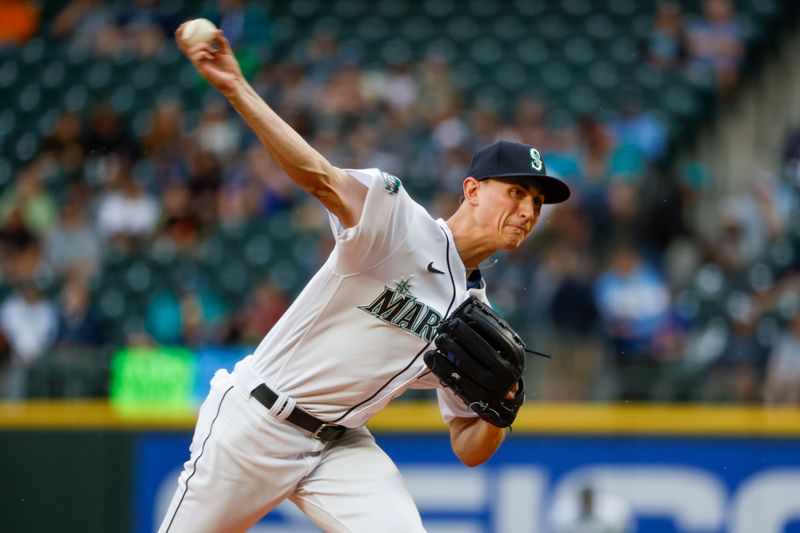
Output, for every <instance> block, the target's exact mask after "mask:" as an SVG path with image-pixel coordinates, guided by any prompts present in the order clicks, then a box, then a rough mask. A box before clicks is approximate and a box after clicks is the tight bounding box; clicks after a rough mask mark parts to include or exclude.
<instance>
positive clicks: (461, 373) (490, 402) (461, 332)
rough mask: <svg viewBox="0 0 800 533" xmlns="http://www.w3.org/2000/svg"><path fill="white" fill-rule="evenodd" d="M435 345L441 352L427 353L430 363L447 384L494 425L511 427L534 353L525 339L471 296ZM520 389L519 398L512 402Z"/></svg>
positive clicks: (442, 326) (444, 326) (442, 328)
mask: <svg viewBox="0 0 800 533" xmlns="http://www.w3.org/2000/svg"><path fill="white" fill-rule="evenodd" d="M434 343H435V345H436V349H434V350H430V351H428V352H426V353H425V356H424V360H425V364H426V365H428V368H430V369H431V372H433V373H434V374H436V376H437V377H438V378H439V381H440V382H441V383H442V385H444V386H445V387H449V388H450V389H451V390H452V391H453V392H455V393H456V395H458V397H459V398H461V399H462V400H464V402H465V403H466V404H467V405H468V406H469V408H470V409H472V410H473V411H475V412H476V413H477V414H478V416H479V417H481V418H482V419H484V420H486V421H487V422H489V423H490V424H493V425H495V426H497V427H501V428H502V427H508V426H510V425H511V424H512V423H513V422H514V419H515V418H516V416H517V411H519V408H520V406H521V405H522V402H523V401H524V399H525V386H524V382H523V380H522V373H523V371H524V370H525V352H526V351H531V352H533V351H532V350H527V349H526V348H525V343H524V342H522V339H520V337H519V335H517V334H516V333H515V332H514V330H513V329H511V327H510V326H509V325H508V323H507V322H506V321H505V320H503V319H502V318H500V317H499V316H497V314H496V313H495V312H494V311H493V310H492V308H491V307H489V306H488V305H486V304H484V303H483V302H481V301H480V300H478V299H477V298H475V297H474V296H470V297H469V298H468V299H467V300H465V301H464V303H462V304H461V305H459V306H458V307H457V308H456V310H455V311H453V313H452V314H451V315H450V316H449V317H447V318H445V319H444V320H443V321H442V322H441V323H440V324H439V327H438V329H437V336H436V338H435V339H434ZM533 353H537V354H538V352H533ZM540 355H544V354H540ZM517 384H518V385H519V388H518V389H517V391H516V394H515V395H514V398H513V399H506V398H505V397H506V395H507V394H508V393H509V392H510V391H511V390H512V389H513V388H514V385H517Z"/></svg>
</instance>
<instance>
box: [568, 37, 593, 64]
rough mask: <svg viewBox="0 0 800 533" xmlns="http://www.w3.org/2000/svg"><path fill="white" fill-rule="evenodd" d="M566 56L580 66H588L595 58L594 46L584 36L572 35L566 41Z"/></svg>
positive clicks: (572, 62)
mask: <svg viewBox="0 0 800 533" xmlns="http://www.w3.org/2000/svg"><path fill="white" fill-rule="evenodd" d="M563 52H564V57H565V58H566V59H567V61H569V62H570V63H571V64H572V65H575V66H576V67H578V68H585V67H587V66H588V65H589V64H590V63H591V62H592V61H593V60H594V58H595V51H594V46H592V43H591V41H589V40H588V39H584V38H583V37H572V38H570V39H567V40H566V41H565V42H564V47H563Z"/></svg>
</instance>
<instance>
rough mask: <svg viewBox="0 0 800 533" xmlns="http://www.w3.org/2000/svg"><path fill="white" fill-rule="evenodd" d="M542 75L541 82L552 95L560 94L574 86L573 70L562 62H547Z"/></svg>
mask: <svg viewBox="0 0 800 533" xmlns="http://www.w3.org/2000/svg"><path fill="white" fill-rule="evenodd" d="M540 73H541V76H540V79H541V82H542V84H543V85H544V88H545V89H546V90H547V91H548V92H550V93H560V92H561V91H563V90H565V89H568V88H569V87H572V85H573V81H574V75H573V70H572V69H570V68H569V67H567V66H566V65H564V64H563V63H562V62H560V61H549V62H547V63H546V64H545V65H544V66H543V67H542V69H541V71H540Z"/></svg>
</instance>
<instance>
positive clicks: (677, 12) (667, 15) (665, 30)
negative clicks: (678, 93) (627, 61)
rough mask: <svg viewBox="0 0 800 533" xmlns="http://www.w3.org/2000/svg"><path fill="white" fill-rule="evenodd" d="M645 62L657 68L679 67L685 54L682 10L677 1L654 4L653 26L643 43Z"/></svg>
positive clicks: (684, 30)
mask: <svg viewBox="0 0 800 533" xmlns="http://www.w3.org/2000/svg"><path fill="white" fill-rule="evenodd" d="M643 49H644V57H645V58H646V60H647V63H648V64H649V65H650V66H651V67H653V68H657V69H680V68H682V67H683V65H684V63H685V61H686V56H687V42H686V27H685V25H684V19H683V10H682V9H681V6H680V4H678V3H677V2H673V1H669V0H662V1H660V2H658V4H657V6H656V14H655V17H654V20H653V28H652V29H651V31H650V33H649V34H648V36H647V37H646V38H645V39H644V43H643Z"/></svg>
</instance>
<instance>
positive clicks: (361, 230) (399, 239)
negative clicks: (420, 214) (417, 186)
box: [328, 169, 417, 275]
mask: <svg viewBox="0 0 800 533" xmlns="http://www.w3.org/2000/svg"><path fill="white" fill-rule="evenodd" d="M347 173H348V174H350V175H351V176H352V177H353V178H355V179H357V180H358V181H359V182H361V183H362V184H363V185H365V186H366V187H367V197H366V199H365V201H364V207H363V210H362V211H361V217H360V219H359V221H358V224H356V225H355V226H353V227H350V228H345V227H343V225H342V223H341V222H340V221H339V219H338V218H336V217H335V216H334V215H333V214H332V213H330V212H329V213H328V216H329V218H330V222H331V229H332V231H333V234H334V237H335V238H336V252H337V254H336V272H337V273H338V274H341V275H348V274H356V273H359V272H363V271H365V270H368V269H370V268H372V267H373V266H375V265H377V264H378V263H380V262H381V261H383V260H385V259H386V258H387V257H389V256H390V255H391V254H392V253H393V252H394V251H395V250H397V248H398V247H399V246H400V245H401V244H402V243H403V242H404V241H405V240H406V239H407V238H408V234H409V231H410V228H411V223H412V221H413V218H414V215H415V213H416V209H417V204H416V203H415V202H414V201H413V200H412V199H411V197H410V196H409V195H408V193H407V192H406V190H405V188H404V187H403V185H402V182H401V181H400V179H399V178H397V177H396V176H393V175H391V174H387V173H386V172H383V171H381V170H378V169H366V170H347Z"/></svg>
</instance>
